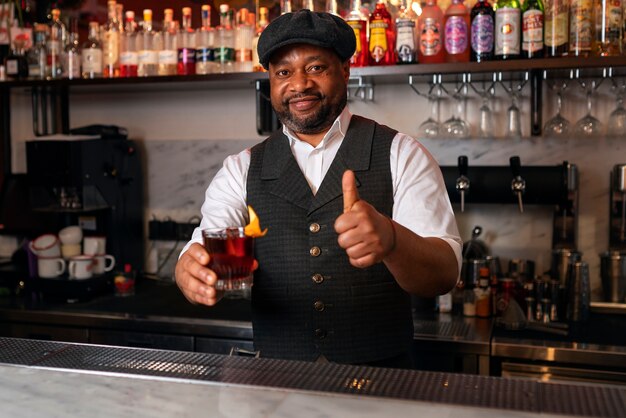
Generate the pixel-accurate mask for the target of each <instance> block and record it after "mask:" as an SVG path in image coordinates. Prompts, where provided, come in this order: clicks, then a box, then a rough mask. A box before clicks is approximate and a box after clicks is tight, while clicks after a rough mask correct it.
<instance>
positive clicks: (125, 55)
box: [120, 51, 139, 65]
mask: <svg viewBox="0 0 626 418" xmlns="http://www.w3.org/2000/svg"><path fill="white" fill-rule="evenodd" d="M138 63H139V57H138V56H137V53H136V52H134V51H124V52H121V53H120V65H137V64H138Z"/></svg>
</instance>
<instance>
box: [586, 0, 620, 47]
mask: <svg viewBox="0 0 626 418" xmlns="http://www.w3.org/2000/svg"><path fill="white" fill-rule="evenodd" d="M622 13H623V10H622V0H596V2H595V13H594V16H595V37H594V44H593V45H592V50H593V53H594V55H597V56H601V57H608V56H615V55H620V54H621V53H622V41H623V27H622V24H623V22H622V20H623V14H622Z"/></svg>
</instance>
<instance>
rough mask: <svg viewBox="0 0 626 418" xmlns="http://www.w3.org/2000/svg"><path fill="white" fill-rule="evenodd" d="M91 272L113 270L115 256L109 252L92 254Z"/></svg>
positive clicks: (99, 272) (97, 272)
mask: <svg viewBox="0 0 626 418" xmlns="http://www.w3.org/2000/svg"><path fill="white" fill-rule="evenodd" d="M93 259H94V263H93V273H94V274H102V273H105V272H107V271H111V270H113V267H115V257H113V256H112V255H109V254H100V255H96V256H94V258H93Z"/></svg>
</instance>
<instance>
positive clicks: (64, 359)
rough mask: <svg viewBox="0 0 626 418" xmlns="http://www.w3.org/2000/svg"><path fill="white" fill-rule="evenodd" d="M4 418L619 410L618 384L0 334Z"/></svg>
mask: <svg viewBox="0 0 626 418" xmlns="http://www.w3.org/2000/svg"><path fill="white" fill-rule="evenodd" d="M0 400H1V401H3V402H2V405H3V412H4V414H7V416H13V417H20V416H28V417H38V416H46V417H48V416H120V417H125V416H134V417H136V416H150V417H170V416H227V417H284V416H294V417H295V416H297V417H318V416H333V417H334V416H336V417H357V416H358V417H385V416H396V417H397V416H403V417H404V416H433V417H434V416H437V417H442V416H464V417H479V416H480V417H486V418H489V417H499V416H503V415H504V414H506V415H507V416H519V417H530V416H562V415H567V416H594V417H618V416H623V415H622V414H623V411H624V409H625V408H626V388H624V387H620V386H611V385H593V384H587V385H582V384H556V383H545V382H540V381H531V380H526V379H505V378H498V377H483V376H475V375H462V374H454V373H438V372H423V371H415V370H399V369H383V368H374V367H361V366H346V365H338V364H332V363H326V364H322V363H309V362H299V361H287V360H274V359H262V358H245V357H230V356H223V355H219V354H204V353H189V352H177V351H165V350H147V349H137V348H122V347H106V346H96V345H89V344H71V343H58V342H49V341H36V340H27V339H14V338H0Z"/></svg>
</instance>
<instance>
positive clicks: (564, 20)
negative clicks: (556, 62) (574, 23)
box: [544, 0, 569, 57]
mask: <svg viewBox="0 0 626 418" xmlns="http://www.w3.org/2000/svg"><path fill="white" fill-rule="evenodd" d="M568 19H569V3H568V0H546V3H545V16H544V28H545V29H544V44H545V52H546V53H545V55H546V56H547V57H561V56H563V55H567V52H568V51H569V24H568Z"/></svg>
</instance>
